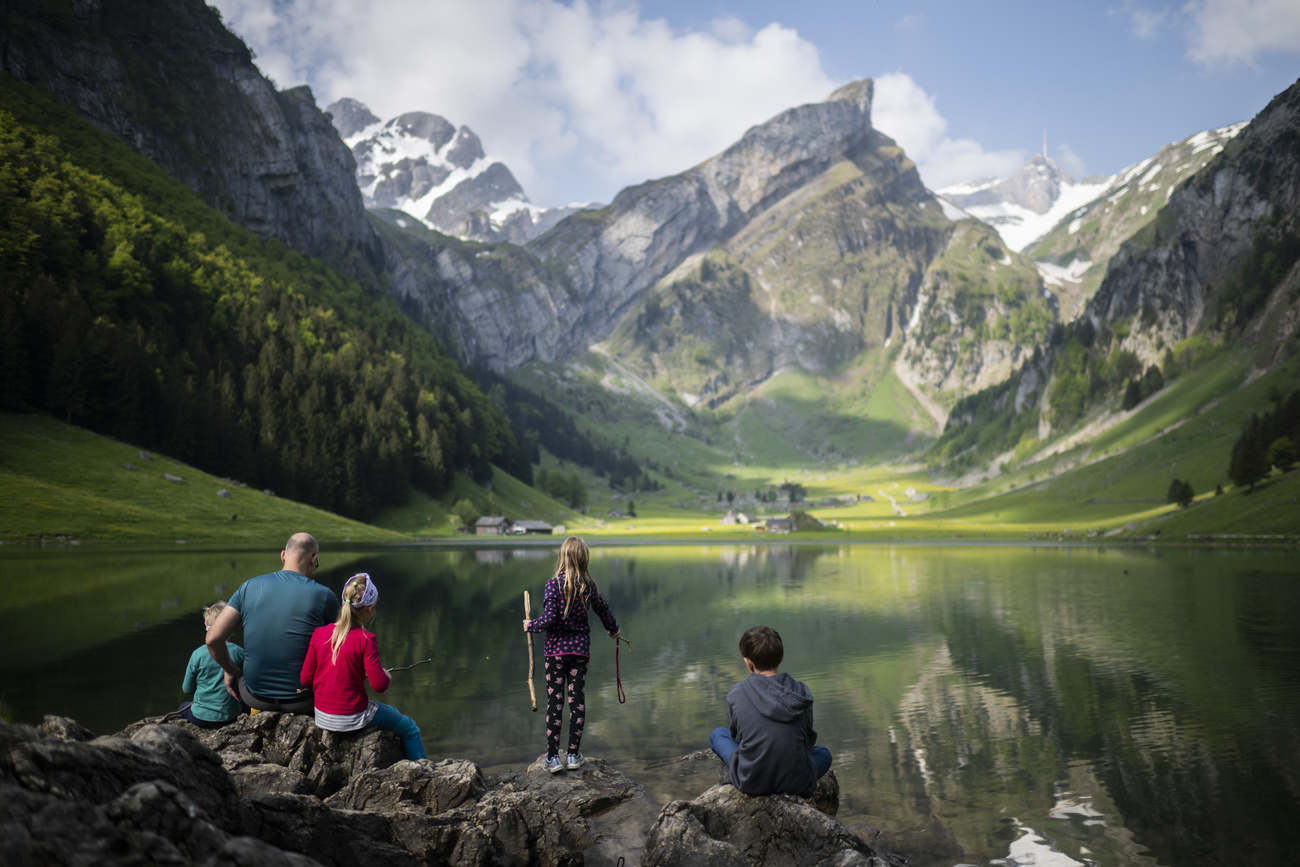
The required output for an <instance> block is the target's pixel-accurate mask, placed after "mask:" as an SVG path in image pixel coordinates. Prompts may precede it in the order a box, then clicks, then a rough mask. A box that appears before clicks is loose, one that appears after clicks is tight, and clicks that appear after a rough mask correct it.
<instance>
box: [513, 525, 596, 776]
mask: <svg viewBox="0 0 1300 867" xmlns="http://www.w3.org/2000/svg"><path fill="white" fill-rule="evenodd" d="M590 558H591V555H590V552H588V550H587V545H586V543H585V542H583V541H582V540H581V539H579V538H578V537H577V536H570V537H569V538H567V539H565V540H564V544H563V545H561V546H560V556H559V557H558V558H557V559H556V561H555V575H554V576H552V577H551V579H550V580H549V581H547V582H546V591H545V595H544V599H545V603H544V606H543V608H542V616H541V617H539V618H537V619H536V620H525V621H524V631H525V632H545V633H546V648H545V650H544V651H543V654H544V656H545V657H546V760H545V762H544V763H543V767H544V768H545V770H546V772H547V773H551V774H554V773H556V772H558V771H562V770H564V769H565V768H568V769H569V770H571V771H573V770H577V769H578V768H580V767H582V753H580V752H579V751H578V747H579V746H580V745H581V743H582V726H583V722H584V721H585V718H586V714H587V705H586V698H585V697H584V695H583V687H584V686H585V684H586V680H587V661H588V660H589V659H590V658H591V626H590V625H588V623H587V606H589V605H590V606H591V609H592V610H593V611H595V612H596V616H597V617H599V618H600V622H601V624H602V625H603V626H604V627H605V631H607V632H608V633H609V635H610V637H611V638H614V639H615V640H617V639H618V621H617V620H615V619H614V613H613V612H612V611H610V610H609V605H607V604H606V603H605V600H604V599H603V598H602V597H601V595H600V592H599V591H598V590H597V589H596V582H595V581H593V580H591V576H590V575H589V574H587V563H588V561H589V560H590ZM566 695H567V696H568V700H569V753H568V756H567V757H566V759H565V761H564V762H561V761H560V728H561V726H562V724H563V722H564V705H563V702H564V697H565V696H566Z"/></svg>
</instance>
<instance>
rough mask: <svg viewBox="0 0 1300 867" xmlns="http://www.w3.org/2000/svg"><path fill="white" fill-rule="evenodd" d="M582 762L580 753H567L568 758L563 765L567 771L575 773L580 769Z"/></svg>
mask: <svg viewBox="0 0 1300 867" xmlns="http://www.w3.org/2000/svg"><path fill="white" fill-rule="evenodd" d="M557 758H558V757H557ZM582 761H583V759H582V753H569V756H568V758H566V759H565V760H564V764H565V766H566V767H567V768H568V769H569V770H571V771H576V770H577V769H578V768H580V767H582Z"/></svg>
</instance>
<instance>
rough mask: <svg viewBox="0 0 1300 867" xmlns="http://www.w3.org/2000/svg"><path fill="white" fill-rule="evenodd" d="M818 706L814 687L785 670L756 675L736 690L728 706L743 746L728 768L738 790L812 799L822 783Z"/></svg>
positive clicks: (732, 734)
mask: <svg viewBox="0 0 1300 867" xmlns="http://www.w3.org/2000/svg"><path fill="white" fill-rule="evenodd" d="M812 705H813V697H812V693H811V692H809V691H808V687H807V686H806V685H805V684H803V683H801V682H800V681H797V680H795V679H794V678H793V677H791V676H790V675H788V674H786V673H785V672H780V673H779V674H776V675H773V676H772V677H768V676H767V675H765V674H751V675H750V676H749V677H747V678H745V679H744V680H742V681H741V682H740V683H738V684H736V685H735V686H734V687H732V688H731V692H729V693H727V707H728V708H730V710H731V736H732V737H733V738H735V739H736V743H737V744H739V746H738V747H736V751H735V752H733V753H732V754H731V760H730V761H729V762H728V763H727V767H728V769H729V770H730V771H731V782H732V784H733V785H735V787H736V788H737V789H739V790H740V791H742V792H744V793H745V794H747V795H773V794H789V795H800V796H802V797H804V798H810V797H812V793H813V790H814V789H815V788H816V787H817V763H816V762H815V761H814V760H813V757H812V752H811V750H812V748H813V747H814V746H815V745H816V744H817V732H815V731H813V727H812V724H813V713H812Z"/></svg>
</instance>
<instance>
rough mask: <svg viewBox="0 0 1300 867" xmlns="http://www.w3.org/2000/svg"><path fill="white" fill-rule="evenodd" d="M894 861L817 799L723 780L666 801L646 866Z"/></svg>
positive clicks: (879, 866) (838, 865)
mask: <svg viewBox="0 0 1300 867" xmlns="http://www.w3.org/2000/svg"><path fill="white" fill-rule="evenodd" d="M889 863H890V862H889V861H888V860H887V859H885V858H883V857H881V856H880V855H878V854H877V852H876V851H875V850H874V849H873V848H872V847H871V846H870V845H868V843H867V842H866V840H864V839H863V837H861V836H859V835H858V834H855V833H854V832H853V831H851V830H850V829H848V828H846V827H845V826H844V825H842V824H840V823H839V822H837V821H836V820H835V819H833V818H831V817H830V816H827V815H826V814H825V813H823V812H821V811H820V810H818V809H817V808H816V807H814V806H813V805H812V804H811V803H810V802H808V801H806V800H804V799H803V798H798V797H795V796H793V795H762V796H758V797H752V796H750V795H745V794H742V793H741V792H740V791H738V790H737V789H736V788H735V787H733V786H731V785H717V786H714V787H713V788H711V789H709V790H708V791H707V792H705V793H704V794H703V795H700V796H699V797H698V798H696V799H695V800H693V801H673V802H672V803H670V804H669V805H668V806H666V807H664V809H663V812H661V813H660V814H659V819H658V820H657V821H656V822H655V824H654V826H653V827H652V828H651V829H650V833H649V835H648V836H647V838H646V844H645V854H644V855H643V856H642V858H641V867H669V865H672V867H693V865H700V867H704V865H709V867H759V865H762V867H786V865H788V867H814V865H826V867H830V865H835V867H849V865H862V867H885V865H887V864H889Z"/></svg>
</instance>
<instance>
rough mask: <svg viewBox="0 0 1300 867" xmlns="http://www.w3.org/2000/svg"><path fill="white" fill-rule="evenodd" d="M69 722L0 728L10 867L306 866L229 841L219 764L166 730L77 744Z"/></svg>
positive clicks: (233, 800)
mask: <svg viewBox="0 0 1300 867" xmlns="http://www.w3.org/2000/svg"><path fill="white" fill-rule="evenodd" d="M85 734H87V732H86V730H85V729H84V728H83V727H81V726H79V725H77V724H76V723H75V722H72V721H71V720H60V719H58V718H47V720H46V723H45V724H44V725H43V726H42V730H37V729H33V728H29V727H26V726H15V725H9V724H6V723H0V746H2V747H3V748H2V749H0V804H2V805H3V808H2V809H0V834H3V836H4V840H5V854H4V863H5V864H6V865H10V867H27V865H32V867H37V865H39V867H47V865H51V864H61V865H75V867H81V865H85V867H118V865H121V867H126V865H138V864H141V863H153V864H199V863H202V864H205V865H235V864H238V865H252V864H258V865H270V867H306V865H310V864H312V863H313V862H312V861H310V860H308V859H307V858H304V857H302V856H301V855H297V854H294V853H289V852H283V851H280V850H279V849H277V848H275V847H273V846H271V845H268V844H267V843H265V842H264V841H261V840H255V839H251V838H248V837H246V836H243V835H240V834H236V833H232V831H231V829H232V828H233V827H235V826H236V825H237V824H238V820H239V816H240V811H239V808H238V798H237V796H236V793H235V789H234V786H233V784H232V783H231V782H230V780H229V778H228V776H227V775H226V774H225V772H224V771H223V769H222V768H221V762H220V760H219V759H218V758H217V757H216V756H215V755H214V754H213V753H212V752H211V751H210V750H208V749H207V748H206V747H204V746H203V745H202V744H201V743H200V742H199V741H198V739H197V738H195V737H194V735H193V734H192V733H191V732H189V731H186V730H184V729H182V728H180V727H176V726H165V725H163V726H160V725H152V726H142V727H140V728H139V729H137V731H136V734H135V736H134V737H131V738H122V737H103V738H94V739H92V740H87V739H85V737H84V736H85Z"/></svg>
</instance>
